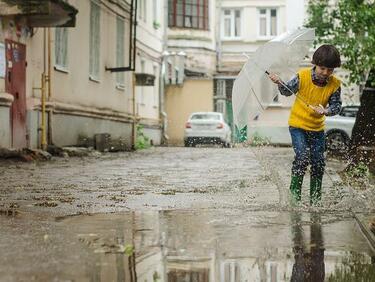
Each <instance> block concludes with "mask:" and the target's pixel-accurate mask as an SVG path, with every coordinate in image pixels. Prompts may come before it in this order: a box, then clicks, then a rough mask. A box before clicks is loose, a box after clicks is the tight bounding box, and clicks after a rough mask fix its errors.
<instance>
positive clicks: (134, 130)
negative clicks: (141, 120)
mask: <svg viewBox="0 0 375 282" xmlns="http://www.w3.org/2000/svg"><path fill="white" fill-rule="evenodd" d="M135 81H136V78H135V72H132V113H133V117H132V119H133V123H132V149H133V150H135V143H136V142H137V113H136V107H135Z"/></svg>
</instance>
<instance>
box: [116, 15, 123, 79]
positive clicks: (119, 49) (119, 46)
mask: <svg viewBox="0 0 375 282" xmlns="http://www.w3.org/2000/svg"><path fill="white" fill-rule="evenodd" d="M116 26H117V29H116V31H117V36H116V38H117V42H116V66H117V67H123V66H124V64H125V59H124V58H125V57H124V49H125V44H124V41H125V23H124V20H123V19H122V18H120V17H117V20H116ZM116 82H117V84H118V85H119V86H124V84H125V73H124V72H118V73H116Z"/></svg>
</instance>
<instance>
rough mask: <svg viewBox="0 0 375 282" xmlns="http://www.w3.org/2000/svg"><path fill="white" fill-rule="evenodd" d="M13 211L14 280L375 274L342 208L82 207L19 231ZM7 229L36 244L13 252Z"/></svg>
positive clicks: (233, 280)
mask: <svg viewBox="0 0 375 282" xmlns="http://www.w3.org/2000/svg"><path fill="white" fill-rule="evenodd" d="M17 220H21V219H16V218H15V219H12V221H11V222H9V221H8V224H5V225H3V223H4V222H5V221H4V220H3V221H2V222H1V224H2V231H0V234H1V237H0V238H2V239H0V247H1V249H2V253H3V256H2V257H3V258H2V259H1V258H0V265H2V266H0V277H3V278H4V276H2V274H4V273H7V274H8V275H9V276H8V278H9V277H11V278H15V279H14V280H17V281H18V280H22V279H26V278H27V277H33V279H34V280H36V281H41V280H43V281H44V280H49V281H51V280H53V281H66V280H67V281H73V280H74V281H131V282H132V281H142V282H144V281H150V282H154V281H170V282H185V281H197V282H200V281H202V282H205V281H207V282H208V281H212V282H216V281H218V282H237V281H353V279H357V280H358V281H374V280H373V277H375V256H374V253H373V252H372V250H371V249H370V247H369V245H368V243H367V241H366V240H365V238H364V237H363V235H362V233H361V232H360V230H359V228H358V226H357V224H356V222H355V220H354V219H353V218H351V217H350V216H349V215H346V214H339V215H333V214H317V213H312V214H310V213H301V212H295V213H290V212H276V211H275V212H264V211H259V212H254V211H242V210H220V211H219V210H209V211H182V210H179V211H152V212H151V211H150V212H129V213H121V214H115V213H114V214H94V215H76V216H70V217H61V218H58V219H57V220H56V221H55V222H52V223H51V222H50V221H49V222H47V221H46V224H45V225H44V223H43V221H40V220H39V221H38V222H37V223H36V222H35V223H33V222H32V220H31V222H30V226H29V228H30V227H31V226H32V227H33V228H34V231H28V230H30V229H27V228H25V229H24V230H23V232H22V231H21V232H20V233H21V235H20V234H18V235H17V233H15V232H17V230H15V229H14V228H15V226H17V224H18V223H17ZM28 221H30V220H28ZM19 223H22V224H21V225H25V223H24V222H19ZM3 227H5V228H3ZM4 230H5V231H4ZM6 230H7V231H8V235H7V234H6ZM4 232H5V233H4ZM28 232H36V233H32V234H29V235H28V234H27V233H28ZM10 235H12V236H14V237H15V238H18V237H19V236H21V237H20V238H18V241H17V240H16V241H14V244H20V245H19V246H18V248H23V246H22V244H26V241H27V240H29V242H33V244H32V247H30V246H29V245H30V244H29V245H27V246H28V247H25V248H23V249H24V252H20V253H18V254H16V253H12V251H11V248H8V247H7V246H6V245H5V239H6V238H7V236H10ZM28 236H29V237H28ZM33 238H34V239H33ZM2 242H3V244H1V243H2ZM41 254H43V256H41ZM5 255H6V256H8V259H7V260H6V259H5V258H4V256H5ZM10 262H13V263H12V264H11V265H9V263H10ZM14 262H16V263H14ZM4 268H5V269H6V272H5V269H4ZM353 277H355V278H353ZM6 278H7V276H5V280H7V279H6ZM361 279H362V280H361ZM371 279H372V280H371ZM9 280H10V281H12V280H13V279H9ZM357 280H356V281H357Z"/></svg>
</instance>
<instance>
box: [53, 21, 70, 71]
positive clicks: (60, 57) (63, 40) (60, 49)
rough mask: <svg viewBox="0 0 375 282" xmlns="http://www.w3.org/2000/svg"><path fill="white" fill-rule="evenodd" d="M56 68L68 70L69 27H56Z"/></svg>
mask: <svg viewBox="0 0 375 282" xmlns="http://www.w3.org/2000/svg"><path fill="white" fill-rule="evenodd" d="M55 69H56V70H60V71H63V72H67V71H68V28H66V27H58V28H55Z"/></svg>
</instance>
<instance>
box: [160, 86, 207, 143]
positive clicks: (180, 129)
mask: <svg viewBox="0 0 375 282" xmlns="http://www.w3.org/2000/svg"><path fill="white" fill-rule="evenodd" d="M165 92H166V95H165V110H166V112H167V115H168V128H167V134H168V137H169V142H168V143H169V144H182V143H183V139H184V128H185V123H186V120H187V119H188V117H189V115H190V114H191V113H192V112H199V111H213V81H212V80H211V79H207V80H185V81H184V84H183V86H182V87H180V86H168V87H166V91H165Z"/></svg>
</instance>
